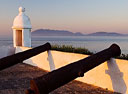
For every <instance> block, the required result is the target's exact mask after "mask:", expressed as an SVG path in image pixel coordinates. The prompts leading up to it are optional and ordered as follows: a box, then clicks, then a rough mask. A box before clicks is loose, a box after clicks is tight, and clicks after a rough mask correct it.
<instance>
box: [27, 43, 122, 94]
mask: <svg viewBox="0 0 128 94" xmlns="http://www.w3.org/2000/svg"><path fill="white" fill-rule="evenodd" d="M120 54H121V50H120V47H119V46H118V45H116V44H113V45H111V46H110V47H109V48H108V49H105V50H103V51H101V52H98V53H96V54H94V55H91V56H89V57H87V58H84V59H82V60H79V61H76V62H74V63H71V64H69V65H66V66H64V67H61V68H59V69H57V70H54V71H52V72H49V73H47V74H45V75H43V76H40V77H37V78H34V79H33V80H31V81H30V89H28V90H26V94H48V93H49V92H51V91H53V90H55V89H57V88H58V87H60V86H62V85H64V84H66V83H68V82H70V81H72V80H74V79H75V78H77V77H82V76H84V73H85V72H87V71H89V70H91V69H92V68H94V67H96V66H98V65H100V64H101V63H103V62H105V61H106V60H109V59H110V58H112V57H115V56H119V55H120ZM67 58H68V57H67Z"/></svg>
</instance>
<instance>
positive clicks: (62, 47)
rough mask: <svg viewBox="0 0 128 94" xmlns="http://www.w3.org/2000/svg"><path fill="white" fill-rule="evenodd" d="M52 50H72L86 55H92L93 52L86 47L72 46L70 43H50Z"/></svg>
mask: <svg viewBox="0 0 128 94" xmlns="http://www.w3.org/2000/svg"><path fill="white" fill-rule="evenodd" d="M52 50H57V51H63V52H72V53H80V54H86V55H92V54H93V53H92V52H91V51H89V50H88V49H86V48H81V47H73V46H71V45H52Z"/></svg>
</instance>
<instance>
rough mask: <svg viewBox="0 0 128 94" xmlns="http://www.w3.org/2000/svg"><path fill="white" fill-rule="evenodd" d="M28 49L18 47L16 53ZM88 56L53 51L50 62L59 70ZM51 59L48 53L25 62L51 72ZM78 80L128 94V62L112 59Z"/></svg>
mask: <svg viewBox="0 0 128 94" xmlns="http://www.w3.org/2000/svg"><path fill="white" fill-rule="evenodd" d="M27 49H30V48H27V47H17V48H16V53H17V52H20V51H24V50H27ZM87 56H88V55H82V54H75V53H67V52H59V51H51V56H50V57H49V58H52V59H51V60H52V62H51V60H50V62H51V63H52V64H53V63H54V64H53V65H55V68H56V69H57V68H60V67H62V66H65V65H67V64H70V63H72V62H75V61H78V60H80V59H82V58H85V57H87ZM49 58H48V52H47V51H46V52H44V53H41V54H39V55H37V56H34V57H32V58H30V59H28V60H25V61H24V63H27V64H30V65H34V66H38V67H40V68H42V69H45V70H48V71H50V65H49ZM51 63H50V64H51ZM85 63H86V62H85ZM94 63H95V62H94ZM51 66H52V65H51ZM53 67H54V66H53ZM77 80H79V81H82V82H85V83H89V84H92V85H95V86H99V87H102V88H105V89H108V90H114V91H116V92H120V93H123V94H128V89H127V88H128V61H127V60H120V59H116V60H114V59H111V60H110V61H108V62H105V63H103V64H101V65H99V66H98V67H96V68H94V69H92V70H90V71H88V72H87V73H85V76H84V77H81V78H77Z"/></svg>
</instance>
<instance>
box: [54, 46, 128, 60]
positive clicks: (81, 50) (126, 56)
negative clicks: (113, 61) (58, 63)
mask: <svg viewBox="0 0 128 94" xmlns="http://www.w3.org/2000/svg"><path fill="white" fill-rule="evenodd" d="M52 50H56V51H62V52H72V53H79V54H86V55H92V54H94V53H93V52H91V51H89V50H88V49H86V48H81V47H73V46H71V45H52ZM116 58H118V59H125V60H128V54H121V55H120V56H118V57H116Z"/></svg>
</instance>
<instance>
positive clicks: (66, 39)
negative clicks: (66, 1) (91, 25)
mask: <svg viewBox="0 0 128 94" xmlns="http://www.w3.org/2000/svg"><path fill="white" fill-rule="evenodd" d="M46 42H50V43H51V44H52V45H56V44H57V45H72V46H73V47H81V48H87V49H89V50H90V51H92V52H98V51H101V50H103V49H105V48H108V47H109V46H110V45H112V44H113V43H116V44H118V45H119V46H120V48H121V50H122V53H124V54H128V36H33V37H32V47H36V46H39V45H42V44H44V43H46ZM6 46H13V42H12V38H0V47H2V48H3V47H6Z"/></svg>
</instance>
